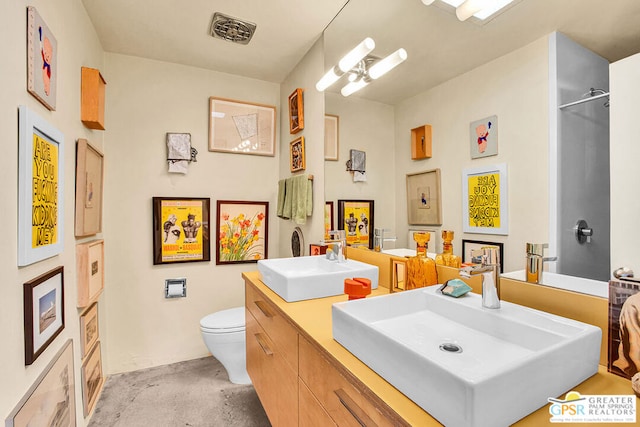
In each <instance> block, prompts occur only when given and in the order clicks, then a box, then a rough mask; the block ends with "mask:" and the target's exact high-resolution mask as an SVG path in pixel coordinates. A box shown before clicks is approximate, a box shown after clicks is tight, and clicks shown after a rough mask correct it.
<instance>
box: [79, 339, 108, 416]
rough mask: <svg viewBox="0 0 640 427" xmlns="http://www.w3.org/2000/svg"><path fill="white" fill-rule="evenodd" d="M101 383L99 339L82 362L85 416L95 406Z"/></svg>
mask: <svg viewBox="0 0 640 427" xmlns="http://www.w3.org/2000/svg"><path fill="white" fill-rule="evenodd" d="M103 385H104V375H103V374H102V353H101V349H100V341H98V343H97V344H96V345H95V347H93V350H91V353H89V355H88V356H87V358H86V359H85V360H84V362H82V408H83V410H84V411H83V412H84V416H85V418H86V417H87V416H88V415H89V414H90V413H91V411H92V410H93V408H94V407H95V405H96V402H97V401H98V396H100V392H101V391H102V386H103Z"/></svg>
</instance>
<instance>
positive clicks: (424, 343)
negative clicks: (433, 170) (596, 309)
mask: <svg viewBox="0 0 640 427" xmlns="http://www.w3.org/2000/svg"><path fill="white" fill-rule="evenodd" d="M439 287H440V285H435V286H430V287H427V288H422V289H415V290H411V291H405V292H401V293H396V294H390V295H384V296H379V297H369V298H366V299H361V300H356V301H348V302H343V303H342V302H341V303H336V304H334V305H333V307H332V316H333V337H334V339H335V340H336V341H338V342H339V343H340V344H342V345H343V346H344V347H345V348H347V350H349V351H350V352H351V353H353V354H354V355H355V356H356V357H357V358H359V359H360V360H361V361H362V362H364V363H365V364H366V365H368V366H369V367H370V368H371V369H373V370H374V371H375V372H377V373H378V374H379V375H380V376H382V377H383V378H385V379H386V380H387V381H388V382H389V383H391V384H392V385H393V386H394V387H396V388H397V389H398V390H400V391H401V392H402V393H404V394H405V395H406V396H407V397H409V398H410V399H411V400H413V401H414V402H415V403H417V404H418V405H419V406H420V407H422V408H423V409H424V410H426V411H427V412H429V413H430V414H431V415H432V416H433V417H434V418H436V419H437V420H438V421H440V422H441V423H442V424H444V425H447V426H449V425H451V426H489V427H496V426H507V425H510V424H512V423H514V422H515V421H517V420H519V419H521V418H523V417H525V416H526V415H528V414H530V413H531V412H533V411H535V410H536V409H538V408H540V407H542V406H544V405H545V404H546V403H547V398H549V397H552V398H555V397H557V396H560V395H562V394H563V393H565V392H567V391H569V390H570V389H571V388H572V387H574V386H575V385H577V384H579V383H580V382H582V381H584V380H585V379H587V378H589V377H590V376H592V375H594V374H595V373H596V372H597V370H598V361H599V356H600V338H601V334H602V332H601V330H600V329H599V328H596V327H595V326H592V325H588V324H585V323H581V322H577V321H574V320H571V319H565V318H563V317H559V316H555V315H552V314H548V313H545V312H542V311H538V310H533V309H530V308H527V307H523V306H520V305H517V304H511V303H508V302H505V301H501V308H499V309H486V308H483V307H482V297H481V296H479V295H476V294H471V293H469V294H466V295H465V296H463V297H460V298H457V299H456V298H451V297H448V296H444V295H442V294H441V293H440V292H439V291H438V289H439ZM441 347H443V348H444V349H441ZM458 348H459V349H461V352H455V350H456V349H458ZM447 349H448V350H449V351H447ZM452 350H454V351H452Z"/></svg>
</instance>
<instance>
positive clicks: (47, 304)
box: [39, 289, 56, 333]
mask: <svg viewBox="0 0 640 427" xmlns="http://www.w3.org/2000/svg"><path fill="white" fill-rule="evenodd" d="M39 303H40V304H39V305H40V307H39V308H40V310H39V313H40V325H39V326H40V333H43V332H44V331H45V329H47V328H48V327H49V326H50V325H51V324H52V323H53V322H55V320H56V290H55V289H52V290H51V292H48V293H47V294H45V295H44V296H42V297H41V298H40V301H39Z"/></svg>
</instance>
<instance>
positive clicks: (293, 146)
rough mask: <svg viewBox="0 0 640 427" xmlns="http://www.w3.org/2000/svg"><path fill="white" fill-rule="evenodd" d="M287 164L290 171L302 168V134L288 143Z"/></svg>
mask: <svg viewBox="0 0 640 427" xmlns="http://www.w3.org/2000/svg"><path fill="white" fill-rule="evenodd" d="M289 164H290V166H291V172H298V171H303V170H304V168H305V162H304V136H301V137H300V138H298V139H296V140H294V141H291V142H290V143H289Z"/></svg>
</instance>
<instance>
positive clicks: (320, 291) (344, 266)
mask: <svg viewBox="0 0 640 427" xmlns="http://www.w3.org/2000/svg"><path fill="white" fill-rule="evenodd" d="M258 271H259V272H260V274H261V275H262V281H263V282H264V284H265V285H267V286H268V287H269V288H270V289H271V290H272V291H274V292H275V293H277V294H278V295H280V296H281V297H282V298H283V299H284V300H285V301H287V302H293V301H301V300H306V299H312V298H324V297H328V296H333V295H341V294H343V293H344V279H351V278H354V277H365V278H367V279H369V280H371V288H372V289H376V288H377V287H378V267H376V266H375V265H370V264H366V263H364V262H360V261H355V260H352V259H347V260H345V261H344V262H337V261H331V260H328V259H326V258H325V257H324V256H322V255H319V256H303V257H293V258H272V259H265V260H259V261H258Z"/></svg>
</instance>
